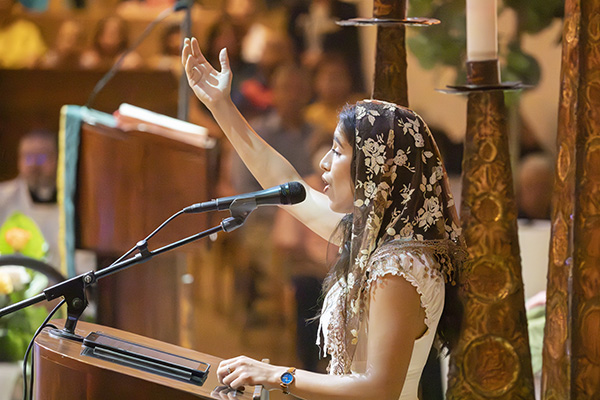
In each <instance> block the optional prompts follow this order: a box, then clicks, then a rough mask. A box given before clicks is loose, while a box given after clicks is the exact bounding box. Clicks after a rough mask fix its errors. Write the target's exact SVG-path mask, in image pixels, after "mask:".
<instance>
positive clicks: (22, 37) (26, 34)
mask: <svg viewBox="0 0 600 400" xmlns="http://www.w3.org/2000/svg"><path fill="white" fill-rule="evenodd" d="M46 50H47V46H46V43H45V41H44V38H43V36H42V33H41V31H40V28H39V27H38V26H37V25H36V24H35V23H33V22H32V21H29V20H28V19H27V18H25V17H24V16H23V9H22V7H21V5H20V4H19V2H18V1H17V0H0V68H15V69H18V68H33V67H35V65H36V64H37V63H38V61H39V60H40V58H41V57H42V56H43V55H44V53H45V52H46Z"/></svg>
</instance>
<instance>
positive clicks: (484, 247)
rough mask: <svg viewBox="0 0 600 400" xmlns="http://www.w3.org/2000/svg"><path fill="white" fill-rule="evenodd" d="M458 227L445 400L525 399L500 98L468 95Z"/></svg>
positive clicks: (529, 385) (523, 329)
mask: <svg viewBox="0 0 600 400" xmlns="http://www.w3.org/2000/svg"><path fill="white" fill-rule="evenodd" d="M461 225H462V228H463V234H464V237H465V240H466V243H467V246H468V250H469V259H468V261H467V263H465V266H464V269H463V270H462V271H461V272H460V276H459V284H460V285H461V286H462V289H463V290H462V291H461V293H462V294H461V297H462V301H463V305H464V310H465V315H464V318H463V326H462V329H461V336H460V341H459V344H458V346H457V348H456V349H455V350H453V352H452V354H451V360H450V370H449V376H448V379H449V381H448V391H447V394H446V397H447V398H448V399H489V398H494V399H533V398H534V392H533V374H532V371H531V356H530V353H529V341H528V335H527V321H526V318H525V305H524V292H523V280H522V277H521V260H520V255H519V242H518V238H517V207H516V203H515V198H514V191H513V181H512V173H511V164H510V157H509V151H508V132H507V124H506V108H505V104H504V93H503V92H502V91H501V90H484V91H480V92H474V93H470V94H469V100H468V105H467V133H466V139H465V155H464V161H463V188H462V204H461Z"/></svg>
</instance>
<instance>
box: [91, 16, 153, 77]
mask: <svg viewBox="0 0 600 400" xmlns="http://www.w3.org/2000/svg"><path fill="white" fill-rule="evenodd" d="M128 47H129V26H128V24H127V21H125V20H124V19H123V18H121V17H119V16H116V15H111V16H108V17H106V18H103V19H101V20H100V21H98V24H97V25H96V29H95V31H94V36H93V39H92V46H91V47H90V48H88V49H86V50H85V51H84V52H83V55H82V57H81V64H82V66H83V68H85V69H99V70H108V69H110V68H111V67H112V66H113V64H114V63H115V62H116V61H117V60H118V59H119V57H121V55H122V54H123V53H124V52H125V51H126V50H127V48H128ZM143 66H144V61H143V59H142V57H141V55H140V54H139V53H137V52H136V51H132V52H130V53H129V54H127V56H126V57H125V59H124V60H123V63H122V64H121V67H120V68H121V69H123V70H131V69H138V68H141V67H143Z"/></svg>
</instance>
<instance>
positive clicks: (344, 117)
mask: <svg viewBox="0 0 600 400" xmlns="http://www.w3.org/2000/svg"><path fill="white" fill-rule="evenodd" d="M339 124H340V125H341V127H342V132H343V133H344V135H345V138H346V139H347V141H348V143H350V144H351V146H352V149H353V150H352V152H353V153H352V163H351V171H352V172H354V171H355V169H356V154H355V152H356V149H355V142H356V133H355V132H356V107H355V105H346V106H345V107H344V108H343V109H342V110H341V111H340V113H339ZM351 176H352V179H353V180H354V179H355V176H354V173H352V174H351ZM353 224H354V218H353V215H352V214H346V215H345V216H344V217H343V218H342V220H341V221H340V222H339V224H338V226H337V228H336V229H335V231H334V232H333V234H332V237H331V240H330V241H329V242H330V243H340V250H339V251H338V252H336V256H335V258H334V259H332V260H329V264H330V265H331V268H330V271H329V273H328V275H327V277H326V278H325V280H324V282H323V295H325V294H326V293H327V292H328V291H329V290H330V289H331V288H332V287H333V285H334V284H335V283H336V282H337V281H338V280H342V281H344V282H345V281H346V278H347V276H348V273H349V270H350V266H351V263H352V259H351V246H350V243H351V236H352V226H353ZM332 253H333V252H329V251H328V254H332ZM448 256H450V257H452V254H448ZM456 265H457V266H459V265H460V261H459V260H457V261H456ZM459 269H460V268H455V272H454V275H455V276H453V277H452V278H451V279H448V281H447V282H446V284H445V297H444V310H443V312H442V315H441V317H440V321H439V323H438V327H437V331H436V334H437V341H438V344H439V346H440V348H441V349H443V350H445V352H446V353H447V354H449V353H450V351H451V350H452V349H453V348H454V347H455V346H456V344H457V342H458V339H459V335H460V329H461V325H462V318H463V306H462V301H461V299H460V297H459V290H460V288H459V287H458V285H457V284H456V282H458V277H457V276H456V275H457V274H458V270H459ZM317 318H318V317H317Z"/></svg>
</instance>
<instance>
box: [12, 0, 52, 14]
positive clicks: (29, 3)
mask: <svg viewBox="0 0 600 400" xmlns="http://www.w3.org/2000/svg"><path fill="white" fill-rule="evenodd" d="M19 2H20V3H21V4H22V5H23V7H25V8H27V9H28V10H30V11H37V12H43V11H46V10H48V0H19Z"/></svg>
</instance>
